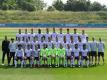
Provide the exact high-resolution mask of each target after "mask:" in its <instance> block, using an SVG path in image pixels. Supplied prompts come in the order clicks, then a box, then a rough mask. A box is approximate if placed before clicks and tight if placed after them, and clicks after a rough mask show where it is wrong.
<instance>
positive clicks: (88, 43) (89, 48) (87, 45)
mask: <svg viewBox="0 0 107 80" xmlns="http://www.w3.org/2000/svg"><path fill="white" fill-rule="evenodd" d="M85 44H86V48H87V50H88V51H89V52H90V51H91V46H90V45H91V43H90V42H86V43H85Z"/></svg>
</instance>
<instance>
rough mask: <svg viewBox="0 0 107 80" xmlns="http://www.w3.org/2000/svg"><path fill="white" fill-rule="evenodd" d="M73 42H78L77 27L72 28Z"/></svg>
mask: <svg viewBox="0 0 107 80" xmlns="http://www.w3.org/2000/svg"><path fill="white" fill-rule="evenodd" d="M72 36H73V39H74V42H75V43H78V36H79V34H78V33H77V29H74V34H72Z"/></svg>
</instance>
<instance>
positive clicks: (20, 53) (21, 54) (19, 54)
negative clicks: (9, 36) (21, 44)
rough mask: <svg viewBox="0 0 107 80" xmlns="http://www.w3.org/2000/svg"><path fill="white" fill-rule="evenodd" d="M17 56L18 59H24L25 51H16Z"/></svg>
mask: <svg viewBox="0 0 107 80" xmlns="http://www.w3.org/2000/svg"><path fill="white" fill-rule="evenodd" d="M15 56H16V57H24V50H23V49H21V50H19V49H16V52H15Z"/></svg>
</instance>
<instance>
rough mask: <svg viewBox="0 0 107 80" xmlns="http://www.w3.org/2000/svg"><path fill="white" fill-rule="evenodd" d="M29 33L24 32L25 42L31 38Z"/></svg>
mask: <svg viewBox="0 0 107 80" xmlns="http://www.w3.org/2000/svg"><path fill="white" fill-rule="evenodd" d="M28 35H29V33H28V34H25V33H23V38H24V41H25V42H26V40H29V38H28Z"/></svg>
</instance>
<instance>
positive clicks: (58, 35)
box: [57, 28, 64, 43]
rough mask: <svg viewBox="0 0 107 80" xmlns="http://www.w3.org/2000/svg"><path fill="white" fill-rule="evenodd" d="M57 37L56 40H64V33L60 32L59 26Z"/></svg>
mask: <svg viewBox="0 0 107 80" xmlns="http://www.w3.org/2000/svg"><path fill="white" fill-rule="evenodd" d="M57 37H58V42H61V43H62V42H64V41H63V37H64V34H63V33H62V28H60V34H57Z"/></svg>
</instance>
